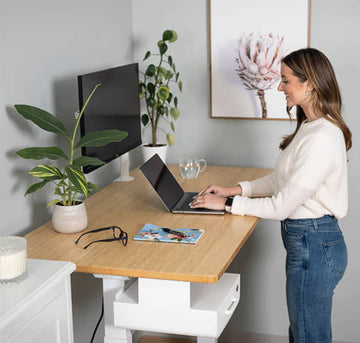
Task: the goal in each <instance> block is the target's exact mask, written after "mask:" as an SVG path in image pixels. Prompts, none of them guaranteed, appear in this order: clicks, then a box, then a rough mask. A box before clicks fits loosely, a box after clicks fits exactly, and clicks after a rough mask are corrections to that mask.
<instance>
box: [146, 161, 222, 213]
mask: <svg viewBox="0 0 360 343" xmlns="http://www.w3.org/2000/svg"><path fill="white" fill-rule="evenodd" d="M140 170H141V171H142V173H143V174H144V176H145V177H146V178H147V180H148V181H149V182H150V184H151V186H152V187H153V188H154V190H155V192H156V193H157V195H158V196H159V197H160V199H161V201H162V202H163V203H164V205H165V206H166V208H167V209H168V211H169V212H172V213H193V214H194V213H198V214H224V213H225V211H219V210H209V209H206V208H191V207H190V206H189V204H190V202H191V201H192V199H193V197H194V196H195V195H196V194H197V192H184V191H183V189H182V188H181V186H180V185H179V183H178V182H177V181H176V179H175V177H174V176H173V174H171V172H170V170H169V169H168V168H167V166H166V165H165V163H164V162H163V161H162V159H161V158H160V157H159V155H158V154H155V155H154V156H152V157H151V158H150V159H149V160H147V161H146V162H145V163H144V164H143V165H142V166H141V167H140Z"/></svg>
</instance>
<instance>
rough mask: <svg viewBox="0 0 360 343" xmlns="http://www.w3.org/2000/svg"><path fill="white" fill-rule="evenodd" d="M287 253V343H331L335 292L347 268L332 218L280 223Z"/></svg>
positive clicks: (334, 221) (340, 233)
mask: <svg viewBox="0 0 360 343" xmlns="http://www.w3.org/2000/svg"><path fill="white" fill-rule="evenodd" d="M281 235H282V239H283V243H284V247H285V249H286V252H287V254H286V300H287V307H288V312H289V319H290V328H289V342H290V343H293V342H295V343H330V342H331V307H332V297H333V293H334V289H335V287H336V285H337V284H338V282H339V281H340V279H341V278H342V276H343V274H344V272H345V268H346V265H347V250H346V245H345V241H344V237H343V235H342V232H341V230H340V228H339V225H338V221H337V219H336V218H335V217H332V216H324V217H321V218H316V219H286V220H284V221H282V222H281Z"/></svg>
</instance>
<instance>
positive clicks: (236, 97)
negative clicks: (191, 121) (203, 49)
mask: <svg viewBox="0 0 360 343" xmlns="http://www.w3.org/2000/svg"><path fill="white" fill-rule="evenodd" d="M208 1H209V54H210V117H211V118H231V119H256V120H290V119H292V118H294V117H295V111H294V109H293V110H292V111H291V118H290V117H289V115H288V113H287V111H286V101H285V96H284V94H283V93H282V92H278V91H277V87H278V84H279V82H280V67H281V58H282V57H284V56H285V55H287V54H288V53H290V52H291V51H294V50H298V49H301V48H306V47H308V46H309V42H310V0H272V1H268V0H208Z"/></svg>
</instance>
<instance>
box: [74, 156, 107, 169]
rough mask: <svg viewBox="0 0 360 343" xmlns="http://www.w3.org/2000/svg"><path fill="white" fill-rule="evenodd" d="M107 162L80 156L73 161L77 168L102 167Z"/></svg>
mask: <svg viewBox="0 0 360 343" xmlns="http://www.w3.org/2000/svg"><path fill="white" fill-rule="evenodd" d="M103 164H105V162H103V161H101V160H99V159H98V158H96V157H88V156H80V157H78V158H76V159H75V160H74V161H73V165H74V166H75V167H86V166H101V165H103Z"/></svg>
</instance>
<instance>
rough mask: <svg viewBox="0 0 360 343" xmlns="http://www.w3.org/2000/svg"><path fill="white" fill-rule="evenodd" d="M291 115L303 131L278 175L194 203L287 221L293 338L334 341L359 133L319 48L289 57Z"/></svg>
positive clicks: (287, 143)
mask: <svg viewBox="0 0 360 343" xmlns="http://www.w3.org/2000/svg"><path fill="white" fill-rule="evenodd" d="M278 90H279V91H281V92H284V94H285V97H286V102H287V110H288V113H289V111H290V109H291V108H292V107H293V106H296V110H297V112H296V117H297V126H296V129H295V131H294V132H293V133H292V134H290V135H289V136H286V137H284V139H283V141H282V143H281V144H280V149H281V152H280V154H279V156H278V158H277V161H276V166H275V170H274V172H273V173H272V174H270V175H268V176H265V177H263V178H261V179H258V180H255V181H250V182H247V181H246V182H240V183H239V184H238V185H237V186H235V187H230V188H225V187H220V186H215V185H210V186H208V187H206V188H205V189H203V190H202V191H201V192H200V193H199V194H198V195H197V196H196V197H195V198H194V200H193V201H192V203H191V206H192V207H194V208H196V207H206V208H212V209H224V208H225V209H226V211H228V212H231V213H234V214H239V215H251V216H256V217H260V218H267V219H278V220H280V221H281V233H282V239H283V242H284V246H285V249H286V251H287V257H286V295H287V306H288V312H289V319H290V328H289V341H290V342H298V343H300V342H302V343H325V342H326V343H329V342H331V307H332V295H333V290H334V289H335V287H336V285H337V283H338V282H339V280H340V279H341V278H342V276H343V273H344V271H345V268H346V265H347V250H346V246H345V242H344V238H343V236H342V232H341V230H340V228H339V226H338V221H337V218H342V217H344V216H345V214H346V212H347V208H348V203H347V198H348V189H347V187H348V186H347V157H346V151H347V150H349V149H350V148H351V132H350V130H349V128H348V127H347V126H346V124H345V122H344V120H343V118H342V115H341V96H340V91H339V87H338V84H337V81H336V78H335V74H334V71H333V68H332V66H331V64H330V62H329V60H328V59H327V57H326V56H325V55H324V54H323V53H321V52H320V51H318V50H316V49H312V48H308V49H301V50H298V51H294V52H292V53H291V54H289V55H287V56H286V57H285V58H284V59H283V60H282V65H281V82H280V84H279V87H278Z"/></svg>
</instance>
